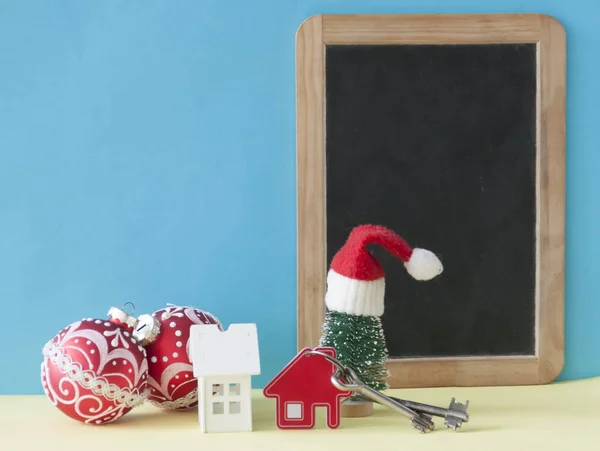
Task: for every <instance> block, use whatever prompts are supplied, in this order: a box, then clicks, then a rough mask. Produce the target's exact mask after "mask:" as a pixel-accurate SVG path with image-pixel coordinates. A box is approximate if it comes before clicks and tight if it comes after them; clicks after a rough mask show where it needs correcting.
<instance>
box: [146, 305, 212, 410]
mask: <svg viewBox="0 0 600 451" xmlns="http://www.w3.org/2000/svg"><path fill="white" fill-rule="evenodd" d="M194 324H216V325H217V326H218V327H219V329H221V330H223V326H222V325H221V322H220V321H219V320H218V319H217V318H216V317H215V316H214V315H212V314H211V313H208V312H204V311H202V310H199V309H196V308H193V307H185V306H176V305H172V304H168V307H166V308H164V309H161V310H158V311H156V312H154V313H153V314H152V315H140V317H139V323H138V327H137V331H136V337H137V338H138V339H139V340H140V341H142V343H143V345H144V347H145V348H146V352H147V358H148V389H149V393H148V398H147V401H148V402H149V403H150V404H152V405H154V406H156V407H159V408H161V409H164V410H189V409H191V408H194V407H196V406H197V405H198V380H197V379H196V378H195V377H194V372H193V367H192V363H191V361H190V357H189V355H188V351H189V338H190V328H191V326H192V325H194Z"/></svg>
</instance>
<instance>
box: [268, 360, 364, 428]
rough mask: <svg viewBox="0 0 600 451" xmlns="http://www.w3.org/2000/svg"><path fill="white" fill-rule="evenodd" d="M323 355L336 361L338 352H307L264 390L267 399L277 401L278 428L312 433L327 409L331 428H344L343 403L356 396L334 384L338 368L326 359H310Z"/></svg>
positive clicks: (291, 363)
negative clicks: (319, 411) (320, 412)
mask: <svg viewBox="0 0 600 451" xmlns="http://www.w3.org/2000/svg"><path fill="white" fill-rule="evenodd" d="M309 351H320V352H322V353H324V354H328V355H330V356H332V357H333V358H335V357H336V352H335V349H334V348H315V349H311V348H304V349H303V350H302V351H300V352H299V353H298V355H296V357H295V358H294V359H293V360H292V361H291V362H290V363H288V364H287V365H286V366H285V368H283V370H281V371H280V372H279V374H277V376H275V377H274V378H273V380H272V381H271V382H269V384H268V385H267V386H266V387H265V388H264V390H263V393H264V395H265V397H267V398H275V399H276V400H277V401H276V404H277V405H276V420H277V427H279V428H280V429H311V428H313V427H314V426H315V410H316V408H317V407H319V406H322V407H326V408H327V426H328V427H329V428H331V429H335V428H337V427H338V426H339V425H340V403H341V400H342V398H346V397H349V396H350V395H351V394H352V392H349V391H346V392H345V391H340V390H339V389H337V388H336V387H335V386H334V385H333V384H332V383H331V376H332V375H333V374H334V372H335V370H336V368H335V365H334V364H333V363H331V362H329V361H328V360H327V359H326V358H325V357H323V356H319V355H309V354H308V352H309Z"/></svg>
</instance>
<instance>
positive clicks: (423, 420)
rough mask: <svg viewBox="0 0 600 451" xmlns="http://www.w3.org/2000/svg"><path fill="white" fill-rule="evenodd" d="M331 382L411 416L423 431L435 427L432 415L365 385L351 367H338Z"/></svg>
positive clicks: (412, 422) (416, 426) (417, 427)
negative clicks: (423, 413) (421, 412)
mask: <svg viewBox="0 0 600 451" xmlns="http://www.w3.org/2000/svg"><path fill="white" fill-rule="evenodd" d="M341 377H343V378H344V379H345V380H346V381H347V382H342V381H341V380H340V378H341ZM331 382H332V384H333V385H334V386H335V387H336V388H338V389H339V390H342V391H352V392H354V393H358V394H360V395H361V396H363V397H365V398H367V399H370V400H371V401H374V402H376V403H378V404H381V405H384V406H386V407H389V408H390V409H392V410H394V411H396V412H399V413H401V414H403V415H404V416H405V417H407V418H410V420H411V424H412V425H413V427H415V428H416V429H419V430H420V431H421V432H428V431H431V430H433V429H434V428H435V425H434V423H433V421H431V417H429V416H427V415H422V414H420V413H419V412H416V411H414V410H413V409H411V408H410V407H407V406H405V405H404V404H402V403H401V402H398V401H397V400H395V399H393V398H390V397H389V396H386V395H384V394H383V393H380V392H378V391H377V390H373V389H372V388H371V387H369V386H367V385H365V384H364V383H363V382H362V381H361V380H360V379H359V378H358V376H357V375H356V373H355V372H354V371H353V370H352V369H351V368H344V369H343V370H340V369H338V370H337V371H336V372H335V373H334V374H333V376H331Z"/></svg>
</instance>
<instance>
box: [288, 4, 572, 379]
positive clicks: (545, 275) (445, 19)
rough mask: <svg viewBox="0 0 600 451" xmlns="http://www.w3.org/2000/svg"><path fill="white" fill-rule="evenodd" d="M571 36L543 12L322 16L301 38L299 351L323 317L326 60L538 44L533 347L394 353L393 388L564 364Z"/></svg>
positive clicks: (522, 373) (537, 371) (312, 339)
mask: <svg viewBox="0 0 600 451" xmlns="http://www.w3.org/2000/svg"><path fill="white" fill-rule="evenodd" d="M565 41H566V37H565V32H564V29H563V28H562V26H561V25H560V24H559V22H557V21H556V20H555V19H553V18H552V17H549V16H545V15H539V14H486V15H452V14H447V15H445V14H439V15H319V16H313V17H310V18H308V19H307V20H305V21H304V22H303V23H302V24H301V26H300V28H299V29H298V32H297V36H296V55H297V60H296V63H297V69H296V70H297V73H296V75H297V189H298V192H297V202H298V203H297V213H298V232H297V233H298V249H297V251H298V254H297V263H298V268H297V270H298V272H297V278H298V293H297V294H298V343H297V346H298V349H302V348H304V347H306V346H308V347H315V346H317V345H318V341H319V337H320V334H321V326H322V324H323V321H324V318H325V301H324V299H325V291H326V275H327V270H328V267H327V265H328V263H327V262H326V255H327V253H326V217H325V211H326V209H325V205H326V193H325V188H326V182H325V76H326V73H325V72H326V71H325V58H324V50H325V46H326V45H333V44H461V43H535V44H536V45H537V66H538V69H537V146H538V147H537V159H536V165H537V172H536V173H537V180H536V189H537V237H538V239H537V253H536V255H537V271H536V288H537V289H536V352H535V355H534V356H531V357H530V356H524V357H514V356H507V357H489V358H488V357H482V358H475V357H473V358H472V357H465V358H439V359H435V358H432V359H429V358H422V359H421V358H417V359H400V360H390V361H389V362H388V368H389V369H390V372H391V377H390V378H389V382H390V385H391V387H392V388H399V387H426V386H481V385H530V384H543V383H547V382H550V381H552V380H553V379H555V378H556V377H557V376H558V374H559V373H560V371H561V370H562V367H563V363H564V345H563V342H564V248H565V225H564V222H565V213H564V212H565V81H566V80H565V79H566V70H565V66H566V42H565Z"/></svg>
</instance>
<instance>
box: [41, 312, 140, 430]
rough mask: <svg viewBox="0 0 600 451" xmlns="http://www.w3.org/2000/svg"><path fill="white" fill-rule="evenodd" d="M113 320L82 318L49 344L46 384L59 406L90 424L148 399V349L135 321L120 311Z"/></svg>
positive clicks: (112, 417) (116, 415)
mask: <svg viewBox="0 0 600 451" xmlns="http://www.w3.org/2000/svg"><path fill="white" fill-rule="evenodd" d="M109 315H111V316H110V319H108V320H100V319H93V318H88V319H83V320H81V321H77V322H75V323H73V324H70V325H69V326H67V327H65V328H64V329H63V330H61V331H60V332H59V333H58V334H57V335H56V336H55V337H54V338H53V339H52V340H50V341H49V342H48V343H47V344H46V346H44V350H43V354H44V361H43V363H42V374H41V376H42V385H43V387H44V392H45V393H46V396H47V397H48V398H49V399H50V401H51V402H52V404H54V405H55V406H56V407H57V408H58V409H59V410H61V411H62V412H63V413H64V414H66V415H67V416H69V417H71V418H73V419H74V420H77V421H80V422H82V423H86V424H98V425H99V424H105V423H111V422H113V421H115V420H117V419H118V418H120V417H122V416H123V415H125V414H126V413H128V412H129V411H131V410H132V409H133V408H134V407H136V406H138V405H140V404H142V403H143V402H144V400H145V398H146V394H147V393H146V387H147V384H148V361H147V360H146V350H145V349H144V348H143V347H142V346H141V343H139V342H138V341H137V340H136V339H135V338H134V336H133V331H134V327H135V324H136V320H135V319H134V318H133V317H131V316H130V315H128V314H126V313H124V312H122V311H121V310H119V309H114V308H113V309H111V311H110V312H109Z"/></svg>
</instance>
